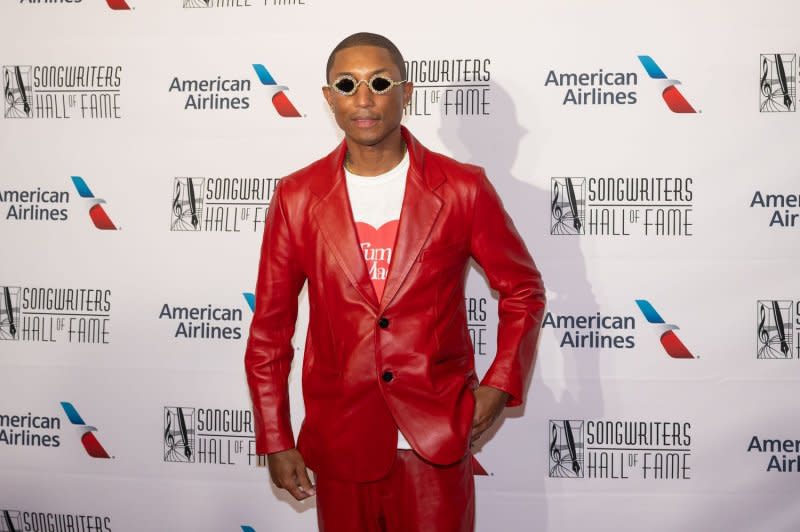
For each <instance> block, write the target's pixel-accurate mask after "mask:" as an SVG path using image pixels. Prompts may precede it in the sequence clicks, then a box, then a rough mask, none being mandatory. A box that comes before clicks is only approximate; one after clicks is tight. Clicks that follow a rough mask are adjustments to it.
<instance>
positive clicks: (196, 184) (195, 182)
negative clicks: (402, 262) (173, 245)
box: [170, 177, 203, 231]
mask: <svg viewBox="0 0 800 532" xmlns="http://www.w3.org/2000/svg"><path fill="white" fill-rule="evenodd" d="M202 188H203V178H191V177H177V178H175V193H174V196H173V198H172V223H171V226H170V228H171V229H172V230H173V231H199V230H200V223H201V220H200V215H201V213H202V211H203V199H202V194H198V193H199V191H200V190H202Z"/></svg>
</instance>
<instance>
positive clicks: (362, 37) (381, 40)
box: [325, 31, 406, 83]
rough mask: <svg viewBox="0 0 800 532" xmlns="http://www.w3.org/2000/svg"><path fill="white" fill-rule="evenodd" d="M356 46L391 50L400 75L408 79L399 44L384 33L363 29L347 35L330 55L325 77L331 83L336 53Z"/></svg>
mask: <svg viewBox="0 0 800 532" xmlns="http://www.w3.org/2000/svg"><path fill="white" fill-rule="evenodd" d="M356 46H377V47H378V48H383V49H384V50H386V51H387V52H389V56H390V57H391V58H392V62H393V63H394V64H395V65H397V68H399V69H400V77H401V78H402V79H406V64H405V61H403V54H401V53H400V50H398V49H397V46H395V45H394V43H393V42H392V41H390V40H389V39H387V38H386V37H384V36H383V35H378V34H377V33H369V32H366V31H362V32H359V33H354V34H352V35H350V36H349V37H345V38H344V40H343V41H342V42H340V43H339V44H337V45H336V48H334V49H333V51H332V52H331V55H329V56H328V66H327V67H326V68H325V79H326V80H327V81H328V82H329V83H330V81H331V79H330V75H331V69H332V68H333V59H334V57H335V56H336V53H337V52H339V51H340V50H344V49H345V48H354V47H356ZM396 81H400V80H396Z"/></svg>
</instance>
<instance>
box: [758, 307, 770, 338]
mask: <svg viewBox="0 0 800 532" xmlns="http://www.w3.org/2000/svg"><path fill="white" fill-rule="evenodd" d="M759 307H760V308H759V309H758V313H759V315H760V316H761V320H760V321H759V322H758V338H759V339H760V340H761V343H762V344H764V345H769V333H768V332H767V328H766V327H765V325H764V324H765V323H766V321H767V309H766V308H765V307H764V305H763V304H762V305H759Z"/></svg>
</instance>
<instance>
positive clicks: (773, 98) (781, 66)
mask: <svg viewBox="0 0 800 532" xmlns="http://www.w3.org/2000/svg"><path fill="white" fill-rule="evenodd" d="M787 72H788V73H787ZM759 85H760V91H761V107H760V111H761V112H787V111H795V109H796V103H795V96H796V93H797V55H796V54H762V55H761V76H760V79H759Z"/></svg>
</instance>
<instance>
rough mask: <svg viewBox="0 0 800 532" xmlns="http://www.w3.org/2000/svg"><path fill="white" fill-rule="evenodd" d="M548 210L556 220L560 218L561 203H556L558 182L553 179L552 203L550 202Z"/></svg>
mask: <svg viewBox="0 0 800 532" xmlns="http://www.w3.org/2000/svg"><path fill="white" fill-rule="evenodd" d="M550 212H551V213H552V215H553V218H555V219H556V220H560V219H561V215H562V214H563V213H562V212H561V205H559V204H558V182H556V181H553V203H551V204H550Z"/></svg>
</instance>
